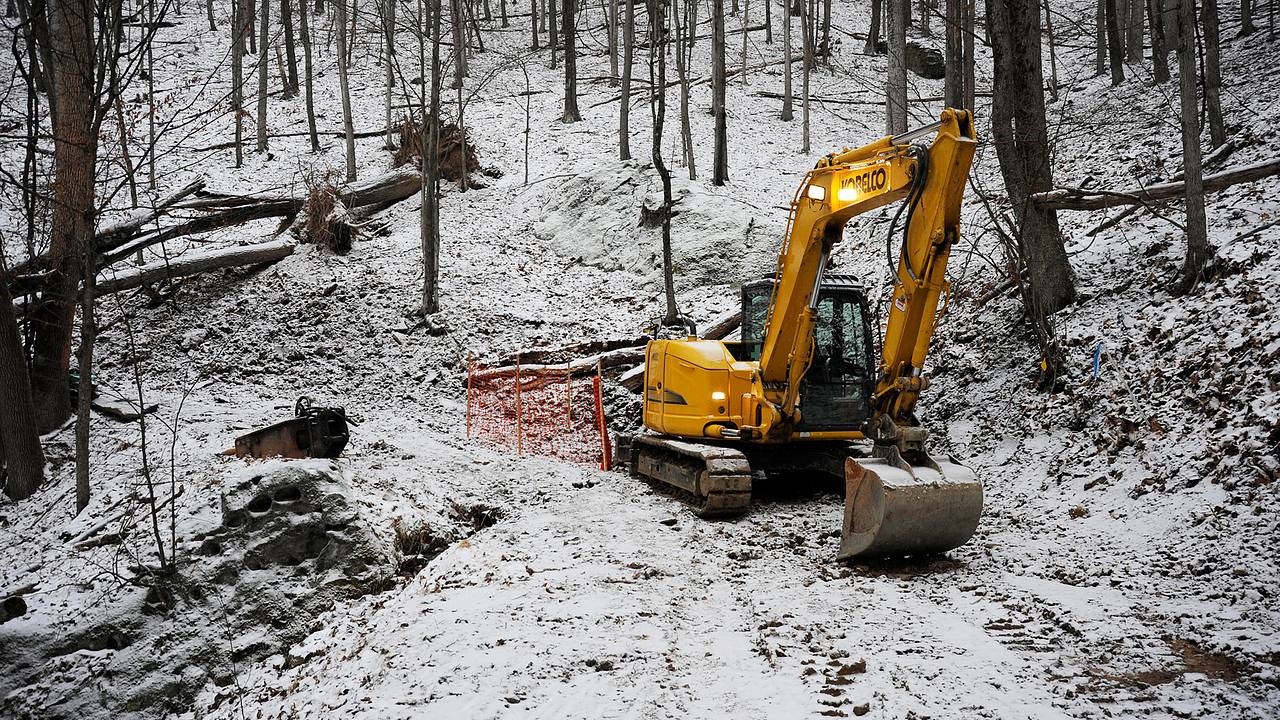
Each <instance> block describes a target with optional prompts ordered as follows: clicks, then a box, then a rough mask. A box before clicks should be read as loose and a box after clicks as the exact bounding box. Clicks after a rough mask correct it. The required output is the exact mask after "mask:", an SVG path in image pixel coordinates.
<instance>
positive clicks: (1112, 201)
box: [1030, 158, 1280, 210]
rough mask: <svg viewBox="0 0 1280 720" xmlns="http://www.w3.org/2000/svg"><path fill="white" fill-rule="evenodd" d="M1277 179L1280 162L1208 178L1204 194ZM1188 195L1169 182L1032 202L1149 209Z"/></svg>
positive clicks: (1065, 191) (1041, 196) (1066, 192)
mask: <svg viewBox="0 0 1280 720" xmlns="http://www.w3.org/2000/svg"><path fill="white" fill-rule="evenodd" d="M1273 175H1280V158H1277V159H1274V160H1267V161H1265V162H1260V163H1255V164H1253V165H1244V166H1241V167H1234V168H1231V169H1230V170H1223V171H1222V172H1220V173H1214V174H1213V175H1205V176H1204V191H1205V192H1206V193H1209V192H1217V191H1218V190H1222V189H1224V188H1228V187H1231V186H1232V185H1239V184H1240V183H1246V182H1252V181H1254V180H1261V179H1263V178H1267V177H1271V176H1273ZM1185 194H1186V183H1185V182H1168V183H1161V184H1159V185H1150V186H1148V187H1145V188H1131V189H1128V190H1122V191H1115V192H1113V191H1107V190H1084V189H1081V188H1062V189H1059V190H1050V191H1048V192H1042V193H1036V194H1034V195H1031V196H1030V200H1031V202H1033V203H1035V204H1036V205H1039V206H1040V207H1043V208H1045V209H1048V210H1101V209H1103V208H1109V207H1118V206H1120V205H1145V204H1147V203H1151V202H1158V201H1161V200H1172V199H1175V198H1179V197H1182V196H1183V195H1185Z"/></svg>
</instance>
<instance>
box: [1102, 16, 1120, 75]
mask: <svg viewBox="0 0 1280 720" xmlns="http://www.w3.org/2000/svg"><path fill="white" fill-rule="evenodd" d="M1104 2H1105V10H1106V19H1107V56H1108V59H1109V60H1110V61H1111V85H1112V86H1113V87H1114V86H1116V85H1119V84H1120V83H1122V82H1124V39H1123V36H1122V35H1121V32H1120V28H1121V24H1120V14H1119V9H1118V8H1117V7H1116V2H1117V0H1104Z"/></svg>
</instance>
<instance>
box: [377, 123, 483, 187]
mask: <svg viewBox="0 0 1280 720" xmlns="http://www.w3.org/2000/svg"><path fill="white" fill-rule="evenodd" d="M437 155H438V156H439V158H440V177H442V178H444V179H445V180H453V181H456V182H458V183H460V184H464V185H465V187H470V188H481V187H484V185H483V183H480V182H477V181H476V180H475V179H474V178H473V177H472V175H474V174H476V173H479V174H481V175H485V176H488V177H495V178H496V177H501V175H502V174H501V173H500V172H498V171H497V170H496V169H494V168H482V167H480V157H479V155H477V154H476V146H475V145H474V144H472V143H471V142H470V141H468V140H467V134H466V130H465V129H464V128H461V127H459V126H458V125H457V124H456V123H445V124H443V125H441V126H440V145H439V148H438V149H437ZM409 164H412V165H413V166H414V167H418V168H420V167H422V123H420V122H418V121H416V120H414V119H413V118H410V117H405V118H404V119H403V120H401V121H400V142H399V144H398V147H397V148H396V151H395V153H394V154H393V155H392V158H391V166H392V167H401V166H404V165H409Z"/></svg>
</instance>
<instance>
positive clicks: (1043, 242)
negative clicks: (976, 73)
mask: <svg viewBox="0 0 1280 720" xmlns="http://www.w3.org/2000/svg"><path fill="white" fill-rule="evenodd" d="M1109 2H1114V0H1109ZM987 23H988V25H989V28H990V34H991V38H992V41H993V42H992V56H993V60H994V63H993V65H994V71H995V72H994V87H993V92H992V103H991V134H992V139H993V140H994V144H995V147H996V153H997V156H998V158H999V160H1000V171H1001V174H1002V175H1003V177H1004V182H1005V188H1006V189H1007V190H1008V193H1009V202H1010V204H1011V205H1012V206H1013V214H1014V218H1015V221H1016V232H1017V245H1018V250H1019V255H1020V256H1021V260H1022V262H1024V263H1025V264H1026V268H1027V277H1028V278H1029V289H1028V292H1027V293H1026V298H1027V306H1028V307H1027V310H1028V312H1029V313H1030V315H1031V317H1032V319H1033V321H1034V322H1035V324H1036V327H1037V332H1038V334H1039V335H1040V336H1041V347H1042V350H1044V351H1045V353H1046V357H1045V358H1044V359H1045V361H1046V363H1048V364H1050V365H1052V364H1053V363H1054V362H1056V359H1057V358H1056V352H1054V353H1052V355H1051V353H1050V350H1051V347H1052V342H1051V333H1050V332H1049V330H1048V325H1047V323H1048V317H1049V316H1050V315H1051V314H1053V313H1055V312H1057V311H1058V310H1061V309H1062V308H1064V307H1066V306H1067V305H1068V304H1070V303H1071V302H1072V301H1073V300H1074V298H1075V280H1074V276H1073V273H1072V271H1071V265H1070V263H1069V262H1068V259H1067V253H1066V249H1065V247H1064V246H1063V240H1062V232H1061V230H1060V229H1059V228H1058V217H1057V214H1056V213H1055V212H1054V211H1052V210H1045V209H1042V208H1040V207H1038V206H1036V205H1035V204H1033V203H1031V202H1030V201H1029V198H1030V196H1031V195H1032V194H1033V193H1036V192H1041V191H1046V190H1049V189H1051V188H1052V187H1053V173H1052V172H1051V170H1050V165H1049V134H1048V129H1047V123H1046V119H1045V105H1044V90H1043V87H1044V73H1043V70H1042V67H1041V59H1040V58H1041V41H1040V3H1039V2H1038V0H987Z"/></svg>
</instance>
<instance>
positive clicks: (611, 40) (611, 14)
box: [604, 0, 618, 87]
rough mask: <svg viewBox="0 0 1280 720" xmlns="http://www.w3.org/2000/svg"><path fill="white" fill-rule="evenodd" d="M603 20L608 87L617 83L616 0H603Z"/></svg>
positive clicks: (615, 85)
mask: <svg viewBox="0 0 1280 720" xmlns="http://www.w3.org/2000/svg"><path fill="white" fill-rule="evenodd" d="M604 22H605V24H606V25H607V26H608V33H607V34H606V36H605V40H606V42H607V44H608V47H609V87H617V85H618V2H617V0H604Z"/></svg>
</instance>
